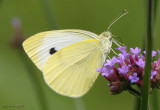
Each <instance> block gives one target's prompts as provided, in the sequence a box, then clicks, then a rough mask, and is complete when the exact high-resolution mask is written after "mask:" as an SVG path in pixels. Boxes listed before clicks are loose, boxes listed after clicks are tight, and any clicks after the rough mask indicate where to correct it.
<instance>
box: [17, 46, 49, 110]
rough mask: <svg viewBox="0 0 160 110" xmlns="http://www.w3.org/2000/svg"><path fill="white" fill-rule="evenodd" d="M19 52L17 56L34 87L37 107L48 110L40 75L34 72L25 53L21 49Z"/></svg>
mask: <svg viewBox="0 0 160 110" xmlns="http://www.w3.org/2000/svg"><path fill="white" fill-rule="evenodd" d="M18 52H19V56H20V58H21V60H22V62H23V64H24V66H25V68H26V70H27V71H28V72H27V73H28V75H29V77H30V78H31V81H32V84H33V86H34V89H35V91H36V94H37V97H38V100H39V103H40V104H39V105H40V108H41V110H49V108H48V106H47V101H46V97H45V94H44V91H43V89H42V84H41V81H40V79H39V78H40V77H38V76H40V73H39V72H37V71H35V68H33V67H34V66H33V63H32V62H31V60H30V59H29V58H28V57H27V55H26V53H25V52H24V50H23V48H22V47H21V48H19V49H18Z"/></svg>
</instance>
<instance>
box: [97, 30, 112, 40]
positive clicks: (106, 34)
mask: <svg viewBox="0 0 160 110" xmlns="http://www.w3.org/2000/svg"><path fill="white" fill-rule="evenodd" d="M99 37H100V39H108V40H110V39H111V37H112V33H111V32H110V31H105V32H103V33H102V34H100V35H99Z"/></svg>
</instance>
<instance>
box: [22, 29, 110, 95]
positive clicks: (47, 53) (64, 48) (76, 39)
mask: <svg viewBox="0 0 160 110" xmlns="http://www.w3.org/2000/svg"><path fill="white" fill-rule="evenodd" d="M111 46H112V34H111V32H109V31H107V32H104V33H102V34H100V35H99V36H98V35H96V34H94V33H92V32H89V31H84V30H75V29H74V30H55V31H47V32H42V33H38V34H36V35H33V36H32V37H30V38H28V39H27V40H26V41H24V42H23V47H24V50H25V51H26V53H27V54H28V56H29V57H30V58H31V60H32V61H33V62H34V63H35V65H36V66H37V67H38V68H39V69H40V70H41V71H42V72H43V75H44V79H45V81H46V83H47V84H48V85H49V87H50V88H51V89H53V90H54V91H56V92H57V93H59V94H62V95H65V96H69V97H80V96H82V95H84V94H85V93H87V91H88V90H89V89H90V88H91V87H92V85H93V84H94V82H95V80H96V79H97V77H98V75H99V73H98V72H96V69H97V68H100V67H101V66H102V65H103V63H104V62H105V59H106V56H107V54H108V53H109V52H110V49H111Z"/></svg>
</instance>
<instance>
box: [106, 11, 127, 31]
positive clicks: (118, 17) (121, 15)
mask: <svg viewBox="0 0 160 110" xmlns="http://www.w3.org/2000/svg"><path fill="white" fill-rule="evenodd" d="M127 13H128V11H127V10H123V11H122V12H121V14H120V15H119V16H117V17H116V18H115V19H114V20H113V21H112V22H111V24H110V25H109V27H108V29H107V31H108V30H109V29H110V27H111V26H112V25H113V24H114V23H115V22H116V21H118V20H119V19H120V18H121V17H123V16H124V15H126V14H127Z"/></svg>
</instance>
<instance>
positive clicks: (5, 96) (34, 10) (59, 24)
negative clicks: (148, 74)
mask: <svg viewBox="0 0 160 110" xmlns="http://www.w3.org/2000/svg"><path fill="white" fill-rule="evenodd" d="M156 5H157V6H158V4H156ZM124 9H127V10H128V12H129V13H128V14H127V15H126V16H125V17H123V18H121V20H119V21H118V22H116V23H115V24H114V25H113V26H112V28H111V31H112V33H113V35H116V36H118V37H120V38H121V39H122V41H123V43H124V44H125V45H127V47H136V46H138V47H143V37H144V36H145V26H146V24H145V23H146V6H145V0H0V110H5V109H7V110H8V109H14V110H117V109H119V110H135V108H136V103H135V97H134V96H132V95H131V94H129V93H128V92H123V93H121V94H119V95H110V91H109V88H108V87H107V81H106V80H105V79H104V78H103V77H102V76H101V75H100V76H99V78H98V79H97V80H96V82H95V85H94V86H93V87H92V89H91V90H90V91H89V92H88V93H87V94H86V95H85V96H83V97H82V98H79V99H72V98H68V97H65V96H61V95H59V94H57V93H55V92H54V91H52V90H51V89H50V88H49V87H48V86H47V85H46V84H45V83H44V79H43V76H42V73H41V72H40V71H39V70H38V69H37V68H36V67H35V65H34V64H33V63H31V61H30V59H29V58H28V57H27V56H26V54H25V53H24V51H22V50H20V49H16V48H14V47H13V45H11V41H12V40H13V39H14V37H15V29H14V28H13V26H12V20H13V18H15V17H17V18H19V19H20V20H21V22H22V31H23V35H24V36H25V38H28V37H30V36H31V35H33V34H36V33H38V32H42V31H48V30H53V29H83V30H88V31H91V32H94V33H97V34H100V33H101V32H103V31H105V30H106V29H107V27H108V25H109V24H110V23H111V21H112V20H113V19H114V18H115V17H116V16H117V15H118V14H120V12H121V11H122V10H124ZM159 13H160V8H158V7H157V14H156V17H155V26H154V27H155V31H154V35H155V36H154V49H160V48H159V47H160V38H159V37H158V36H159V34H160V32H159V31H158V30H159V29H160V22H159V18H160V14H159ZM110 56H112V54H111V55H110ZM156 93H157V94H158V97H159V98H160V95H159V94H160V92H159V91H157V92H156ZM152 103H153V102H152V101H150V104H151V105H152ZM7 106H10V107H8V108H7ZM14 106H16V107H14ZM5 107H6V108H5Z"/></svg>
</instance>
